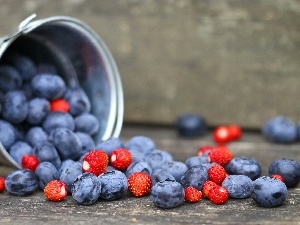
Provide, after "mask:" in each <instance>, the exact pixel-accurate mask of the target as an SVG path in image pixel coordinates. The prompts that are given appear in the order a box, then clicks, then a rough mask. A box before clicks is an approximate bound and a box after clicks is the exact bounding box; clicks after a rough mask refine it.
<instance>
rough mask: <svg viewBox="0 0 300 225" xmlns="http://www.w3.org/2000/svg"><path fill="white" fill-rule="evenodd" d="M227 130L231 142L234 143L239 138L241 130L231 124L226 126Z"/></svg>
mask: <svg viewBox="0 0 300 225" xmlns="http://www.w3.org/2000/svg"><path fill="white" fill-rule="evenodd" d="M227 128H228V130H229V136H230V139H231V140H232V141H236V140H238V139H240V138H241V136H242V130H241V128H240V127H239V126H238V125H236V124H231V125H228V127H227Z"/></svg>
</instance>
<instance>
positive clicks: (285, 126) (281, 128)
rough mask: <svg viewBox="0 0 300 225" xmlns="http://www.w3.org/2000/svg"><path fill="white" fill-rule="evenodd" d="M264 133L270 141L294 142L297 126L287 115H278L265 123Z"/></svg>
mask: <svg viewBox="0 0 300 225" xmlns="http://www.w3.org/2000/svg"><path fill="white" fill-rule="evenodd" d="M262 133H263V135H264V136H265V137H266V138H267V139H268V140H269V141H272V142H276V143H292V142H294V141H295V140H296V138H297V127H296V124H294V123H293V122H292V121H291V120H290V119H288V118H287V117H284V116H277V117H274V118H271V119H269V120H268V121H266V122H265V123H264V124H263V127H262Z"/></svg>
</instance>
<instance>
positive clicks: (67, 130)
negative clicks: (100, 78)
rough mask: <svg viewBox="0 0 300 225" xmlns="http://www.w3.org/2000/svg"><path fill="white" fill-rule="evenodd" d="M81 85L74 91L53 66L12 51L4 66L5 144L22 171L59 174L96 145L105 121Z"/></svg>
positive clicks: (0, 127) (0, 89) (1, 115)
mask: <svg viewBox="0 0 300 225" xmlns="http://www.w3.org/2000/svg"><path fill="white" fill-rule="evenodd" d="M90 111H91V103H90V100H89V98H88V96H87V95H86V93H85V91H84V90H83V89H82V88H81V87H80V86H72V87H69V86H67V85H66V83H65V81H64V80H63V78H62V76H60V75H59V71H58V70H57V68H56V67H55V66H54V65H52V64H49V63H47V62H39V63H37V62H35V61H33V60H32V59H31V58H29V57H27V56H25V55H23V54H20V53H17V52H8V53H7V54H5V55H4V56H3V58H2V59H1V64H0V141H1V143H2V145H3V147H4V148H5V149H6V150H7V152H8V153H9V154H10V156H11V157H12V159H13V160H14V161H15V162H16V163H17V164H18V165H19V167H20V168H24V169H29V170H31V171H33V172H34V171H35V169H36V168H37V166H38V165H39V164H40V163H43V162H50V163H52V164H53V165H54V167H55V168H56V169H57V170H59V168H60V167H61V165H62V162H63V161H64V160H66V159H72V160H79V159H80V157H82V156H83V155H84V154H85V153H86V152H87V151H89V150H90V149H91V148H94V147H95V143H94V140H93V139H92V136H93V135H94V134H96V133H97V132H98V129H99V126H100V124H99V121H98V119H97V118H96V117H95V116H94V115H93V114H91V112H90Z"/></svg>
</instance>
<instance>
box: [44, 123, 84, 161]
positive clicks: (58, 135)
mask: <svg viewBox="0 0 300 225" xmlns="http://www.w3.org/2000/svg"><path fill="white" fill-rule="evenodd" d="M49 139H50V141H51V142H52V143H53V144H54V146H55V147H56V149H57V151H58V154H59V155H60V157H61V159H62V160H65V159H73V160H77V159H79V157H80V156H81V155H82V143H81V141H80V139H79V137H78V136H77V135H76V134H75V133H74V132H73V131H72V130H70V129H67V128H56V129H55V130H53V131H52V132H51V134H50V137H49Z"/></svg>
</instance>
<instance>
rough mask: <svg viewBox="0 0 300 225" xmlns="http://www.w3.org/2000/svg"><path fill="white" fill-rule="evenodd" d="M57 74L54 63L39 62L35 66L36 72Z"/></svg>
mask: <svg viewBox="0 0 300 225" xmlns="http://www.w3.org/2000/svg"><path fill="white" fill-rule="evenodd" d="M43 73H47V74H57V69H56V67H55V65H53V64H51V63H41V64H39V65H38V66H37V74H43Z"/></svg>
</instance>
